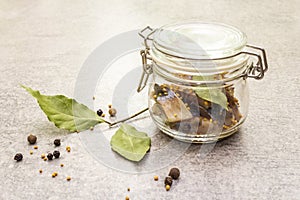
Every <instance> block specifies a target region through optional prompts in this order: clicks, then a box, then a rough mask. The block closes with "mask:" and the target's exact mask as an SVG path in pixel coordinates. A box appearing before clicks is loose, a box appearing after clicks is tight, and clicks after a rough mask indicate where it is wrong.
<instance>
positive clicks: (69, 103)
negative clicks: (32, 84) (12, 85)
mask: <svg viewBox="0 0 300 200" xmlns="http://www.w3.org/2000/svg"><path fill="white" fill-rule="evenodd" d="M22 87H23V88H24V89H25V90H26V91H27V92H28V93H30V94H31V95H32V96H33V97H34V98H36V99H37V102H38V104H39V106H40V108H41V109H42V110H43V112H44V113H45V114H46V116H47V117H48V120H49V121H51V122H53V123H54V124H55V126H56V127H58V128H60V129H65V130H68V131H70V132H75V131H84V130H87V129H89V128H91V127H94V126H95V125H97V124H99V123H102V122H104V120H103V119H102V118H100V117H99V116H98V115H97V114H96V113H95V112H94V111H92V110H90V109H89V108H88V107H87V106H85V105H83V104H80V103H78V102H77V101H76V100H75V99H71V98H68V97H66V96H64V95H54V96H47V95H42V94H41V93H40V92H39V91H37V90H33V89H31V88H29V87H26V86H24V85H22Z"/></svg>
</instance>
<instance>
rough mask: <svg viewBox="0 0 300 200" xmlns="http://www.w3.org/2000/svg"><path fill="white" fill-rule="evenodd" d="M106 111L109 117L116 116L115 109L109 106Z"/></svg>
mask: <svg viewBox="0 0 300 200" xmlns="http://www.w3.org/2000/svg"><path fill="white" fill-rule="evenodd" d="M108 113H109V115H110V116H111V117H114V116H116V114H117V110H116V109H114V108H110V109H109V110H108Z"/></svg>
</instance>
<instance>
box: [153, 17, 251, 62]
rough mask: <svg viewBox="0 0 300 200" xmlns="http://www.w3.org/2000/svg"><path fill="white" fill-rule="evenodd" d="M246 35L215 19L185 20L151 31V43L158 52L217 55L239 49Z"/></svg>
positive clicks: (201, 56)
mask: <svg viewBox="0 0 300 200" xmlns="http://www.w3.org/2000/svg"><path fill="white" fill-rule="evenodd" d="M246 43H247V37H246V35H245V34H244V33H243V32H241V31H240V30H238V29H236V28H234V27H232V26H228V25H225V24H219V23H202V22H189V23H179V24H172V25H166V26H163V27H161V28H159V29H158V30H156V31H155V33H154V36H153V46H154V47H155V48H156V49H157V50H159V51H161V52H162V53H165V54H169V55H171V56H176V57H180V58H189V59H218V58H224V57H229V56H232V55H235V54H236V53H239V52H240V51H241V50H242V49H243V48H244V47H245V45H246Z"/></svg>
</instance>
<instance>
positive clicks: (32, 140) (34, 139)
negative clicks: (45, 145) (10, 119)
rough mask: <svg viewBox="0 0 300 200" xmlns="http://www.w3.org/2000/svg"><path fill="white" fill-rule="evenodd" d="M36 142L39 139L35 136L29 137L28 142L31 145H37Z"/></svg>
mask: <svg viewBox="0 0 300 200" xmlns="http://www.w3.org/2000/svg"><path fill="white" fill-rule="evenodd" d="M36 140H37V137H36V136H35V135H32V134H30V135H28V137H27V141H28V142H29V143H30V144H35V143H36Z"/></svg>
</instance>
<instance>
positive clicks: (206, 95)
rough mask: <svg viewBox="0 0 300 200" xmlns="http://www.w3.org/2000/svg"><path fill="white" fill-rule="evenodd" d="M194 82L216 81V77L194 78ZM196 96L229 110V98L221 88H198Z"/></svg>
mask: <svg viewBox="0 0 300 200" xmlns="http://www.w3.org/2000/svg"><path fill="white" fill-rule="evenodd" d="M193 80H196V81H206V80H214V76H206V77H203V76H193ZM195 92H196V94H197V95H198V96H199V97H200V98H202V99H204V100H206V101H210V102H213V103H215V104H218V105H220V106H222V107H223V108H225V109H226V110H227V109H228V108H227V97H226V95H225V94H224V93H223V92H222V89H219V88H208V87H198V88H197V89H196V90H195Z"/></svg>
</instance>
